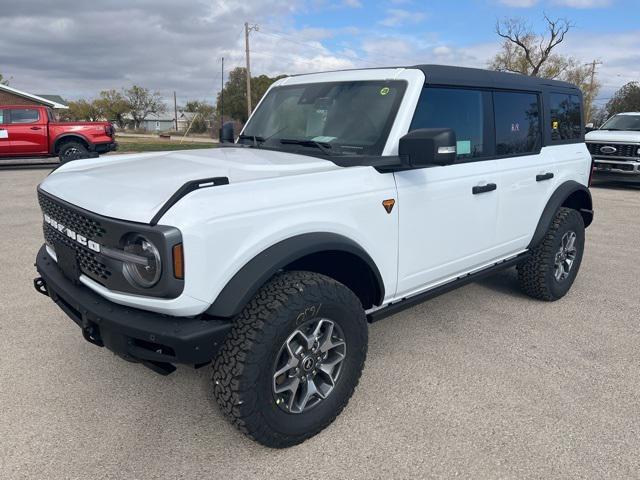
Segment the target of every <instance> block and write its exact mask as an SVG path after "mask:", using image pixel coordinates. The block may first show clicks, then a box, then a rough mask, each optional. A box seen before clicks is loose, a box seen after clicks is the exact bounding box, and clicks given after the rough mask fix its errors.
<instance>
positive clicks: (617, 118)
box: [585, 112, 640, 183]
mask: <svg viewBox="0 0 640 480" xmlns="http://www.w3.org/2000/svg"><path fill="white" fill-rule="evenodd" d="M585 142H586V143H587V147H588V148H589V152H590V153H591V156H592V158H593V164H594V172H593V173H594V178H600V179H603V180H605V179H606V180H617V181H625V182H639V183H640V112H628V113H619V114H618V115H614V116H613V117H611V118H610V119H609V120H607V121H606V122H605V123H604V125H602V127H600V128H599V129H597V130H593V131H591V132H589V133H588V134H587V135H586V136H585Z"/></svg>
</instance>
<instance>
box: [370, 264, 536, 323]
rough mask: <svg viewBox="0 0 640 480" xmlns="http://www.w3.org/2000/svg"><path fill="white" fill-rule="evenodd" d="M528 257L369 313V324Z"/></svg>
mask: <svg viewBox="0 0 640 480" xmlns="http://www.w3.org/2000/svg"><path fill="white" fill-rule="evenodd" d="M528 256H529V252H524V253H521V254H519V255H516V256H515V257H512V258H509V259H506V260H501V261H499V262H496V263H494V264H493V265H491V266H489V267H486V268H483V269H482V270H478V271H475V272H472V273H467V274H465V275H462V276H460V277H458V278H456V279H455V280H451V281H450V282H447V283H445V284H443V285H439V286H437V287H434V288H431V289H429V290H427V291H425V292H422V293H419V294H417V295H414V296H412V297H407V298H403V299H402V300H399V301H397V302H395V303H390V304H389V305H387V306H386V307H383V308H380V309H378V310H375V311H373V312H371V313H368V314H367V320H369V323H374V322H377V321H378V320H382V319H383V318H387V317H390V316H391V315H395V314H396V313H399V312H401V311H403V310H406V309H408V308H411V307H414V306H416V305H418V304H420V303H422V302H425V301H427V300H430V299H432V298H434V297H437V296H439V295H442V294H444V293H447V292H450V291H451V290H455V289H456V288H459V287H462V286H464V285H467V284H468V283H472V282H476V281H478V280H480V279H482V278H485V277H488V276H490V275H493V274H494V273H496V272H499V271H501V270H505V269H507V268H510V267H513V266H514V265H517V264H518V263H520V262H522V261H523V260H525V259H526V258H527V257H528Z"/></svg>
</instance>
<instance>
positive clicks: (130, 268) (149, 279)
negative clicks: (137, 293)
mask: <svg viewBox="0 0 640 480" xmlns="http://www.w3.org/2000/svg"><path fill="white" fill-rule="evenodd" d="M124 251H125V252H127V253H132V254H134V255H137V256H139V257H142V258H145V259H146V260H147V262H146V265H143V264H142V263H143V262H141V263H135V262H124V275H125V277H126V278H127V280H129V282H131V283H133V284H134V285H137V286H139V287H142V288H150V287H153V286H154V285H155V284H156V283H158V280H160V274H161V273H162V262H161V261H160V252H159V251H158V249H157V248H156V246H155V245H154V244H153V243H151V242H150V241H149V240H147V239H146V238H145V237H143V236H142V235H132V236H130V237H129V238H128V239H127V241H126V243H125V246H124Z"/></svg>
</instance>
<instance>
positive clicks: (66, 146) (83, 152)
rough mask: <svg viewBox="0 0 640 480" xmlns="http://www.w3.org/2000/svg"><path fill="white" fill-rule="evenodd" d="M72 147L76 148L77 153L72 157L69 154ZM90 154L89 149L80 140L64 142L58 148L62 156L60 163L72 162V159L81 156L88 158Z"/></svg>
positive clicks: (59, 155) (77, 158) (59, 154)
mask: <svg viewBox="0 0 640 480" xmlns="http://www.w3.org/2000/svg"><path fill="white" fill-rule="evenodd" d="M71 149H76V150H77V152H78V153H77V154H76V155H74V156H73V158H70V157H68V156H67V152H68V151H69V150H71ZM88 156H89V149H88V148H87V147H86V146H85V145H83V144H82V143H80V142H74V141H68V142H64V143H63V144H62V145H60V148H59V149H58V157H59V158H60V163H66V162H70V161H72V160H79V159H81V158H87V157H88Z"/></svg>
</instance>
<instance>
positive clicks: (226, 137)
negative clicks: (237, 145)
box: [220, 122, 236, 143]
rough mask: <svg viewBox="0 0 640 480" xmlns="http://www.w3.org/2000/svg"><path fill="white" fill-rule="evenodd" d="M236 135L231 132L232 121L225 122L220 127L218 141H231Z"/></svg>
mask: <svg viewBox="0 0 640 480" xmlns="http://www.w3.org/2000/svg"><path fill="white" fill-rule="evenodd" d="M235 141H236V136H235V134H234V132H233V122H226V123H223V124H222V127H220V143H233V142H235Z"/></svg>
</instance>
